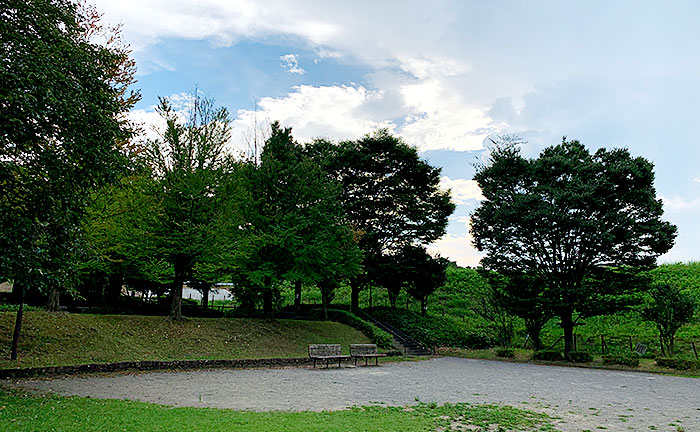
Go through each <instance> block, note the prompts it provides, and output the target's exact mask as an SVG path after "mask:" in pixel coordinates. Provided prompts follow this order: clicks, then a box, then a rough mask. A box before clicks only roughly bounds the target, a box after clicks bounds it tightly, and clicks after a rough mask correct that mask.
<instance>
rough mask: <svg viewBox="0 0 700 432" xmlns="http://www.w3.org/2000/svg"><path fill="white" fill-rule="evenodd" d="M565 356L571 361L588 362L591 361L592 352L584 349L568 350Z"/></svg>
mask: <svg viewBox="0 0 700 432" xmlns="http://www.w3.org/2000/svg"><path fill="white" fill-rule="evenodd" d="M565 357H566V360H568V361H570V362H573V363H590V362H592V361H593V354H591V353H589V352H586V351H569V352H568V353H566V355H565Z"/></svg>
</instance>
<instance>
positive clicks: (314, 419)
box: [0, 390, 556, 432]
mask: <svg viewBox="0 0 700 432" xmlns="http://www.w3.org/2000/svg"><path fill="white" fill-rule="evenodd" d="M549 420H550V419H549V418H548V417H547V416H546V415H544V414H540V413H534V412H530V411H524V410H520V409H516V408H511V407H499V406H484V405H481V406H478V405H470V404H456V405H451V404H446V405H442V406H438V405H435V404H418V405H416V406H414V407H409V408H403V407H381V406H371V407H361V408H354V409H350V410H344V411H333V412H275V411H273V412H250V411H232V410H222V409H211V408H171V407H166V406H161V405H155V404H148V403H142V402H132V401H121V400H97V399H86V398H78V397H59V396H41V395H28V394H22V393H17V392H15V391H11V392H3V391H2V390H0V430H2V431H5V430H7V431H10V430H12V431H17V432H20V431H22V432H45V431H55V432H83V431H90V432H98V431H105V432H107V431H109V432H111V431H123V432H130V431H133V432H149V431H163V432H164V431H177V430H183V431H190V432H196V431H202V432H204V431H206V432H218V431H226V432H232V431H286V432H292V431H299V432H313V431H403V432H411V431H436V430H450V428H451V427H454V428H457V427H458V426H463V427H465V428H464V429H457V430H473V431H491V430H518V431H554V430H556V429H554V428H553V427H552V426H551V424H550V422H549ZM467 427H470V428H468V429H467ZM499 427H500V428H499Z"/></svg>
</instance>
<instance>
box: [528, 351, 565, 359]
mask: <svg viewBox="0 0 700 432" xmlns="http://www.w3.org/2000/svg"><path fill="white" fill-rule="evenodd" d="M532 358H533V359H534V360H545V361H561V360H564V354H562V353H561V351H556V350H540V351H535V352H534V353H533V354H532Z"/></svg>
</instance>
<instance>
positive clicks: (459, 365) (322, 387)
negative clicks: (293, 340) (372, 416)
mask: <svg viewBox="0 0 700 432" xmlns="http://www.w3.org/2000/svg"><path fill="white" fill-rule="evenodd" d="M18 385H21V386H23V387H28V388H34V389H38V390H41V391H51V392H56V393H59V394H63V395H80V396H90V397H96V398H114V399H133V400H141V401H147V402H154V403H158V404H166V405H174V406H193V407H217V408H231V409H237V410H297V411H299V410H334V409H342V408H345V407H348V406H352V405H368V404H376V403H383V404H389V405H413V404H415V403H416V401H417V400H420V401H422V402H438V403H444V402H470V403H476V404H491V403H499V404H507V405H511V406H515V407H518V408H522V409H528V410H533V411H540V412H545V413H547V414H549V415H551V416H554V417H558V418H560V419H559V420H558V421H557V427H558V428H559V429H561V430H563V431H583V430H591V431H595V430H602V428H606V430H609V431H628V430H634V431H648V430H661V431H686V432H689V431H700V379H694V378H684V377H673V376H662V375H652V374H645V373H634V372H620V371H608V370H596V369H582V368H567V367H556V366H541V365H533V364H523V363H508V362H497V361H488V360H469V359H462V358H454V357H443V358H435V359H431V360H424V361H418V362H395V363H385V364H384V365H382V366H380V367H357V368H353V367H344V368H340V369H338V368H335V369H333V368H331V369H328V370H325V369H315V370H314V369H309V368H283V369H251V370H224V369H219V370H208V371H187V372H152V373H138V374H128V375H116V376H111V377H103V376H80V377H68V378H56V379H46V380H25V381H20V382H18Z"/></svg>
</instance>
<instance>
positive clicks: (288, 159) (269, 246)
mask: <svg viewBox="0 0 700 432" xmlns="http://www.w3.org/2000/svg"><path fill="white" fill-rule="evenodd" d="M249 176H250V181H249V186H250V190H251V195H252V199H253V205H252V206H251V207H250V209H249V211H248V214H247V216H246V218H247V222H248V225H247V228H246V230H245V231H246V235H245V236H244V238H243V239H242V242H241V243H240V244H239V246H238V255H239V256H238V258H237V260H236V262H235V265H236V266H237V267H238V269H237V270H236V272H237V273H238V274H237V276H238V278H240V279H242V280H243V281H244V283H246V284H248V285H250V286H252V287H254V288H257V289H258V290H259V291H262V294H263V309H264V311H265V313H266V314H267V315H270V314H271V313H272V310H271V309H272V304H271V301H270V299H271V297H272V295H273V294H274V292H275V291H278V287H279V284H280V283H281V282H282V281H283V280H287V281H290V282H296V281H302V282H304V283H308V284H316V285H318V286H319V287H320V288H322V293H323V296H324V299H325V300H326V302H325V303H326V304H328V303H329V301H330V300H329V299H330V298H331V296H332V292H333V290H334V289H335V287H336V284H337V283H338V282H339V281H342V280H343V279H347V278H350V277H353V276H354V275H356V274H357V273H358V272H359V271H360V267H359V262H360V259H361V255H360V251H359V249H358V247H357V245H356V243H355V242H354V239H353V233H352V231H351V228H350V225H349V224H348V222H347V220H346V219H345V215H344V213H343V209H342V207H341V205H340V204H339V202H338V199H339V196H340V193H341V189H340V187H339V185H338V184H337V182H336V181H334V180H333V179H329V178H328V176H327V174H326V172H324V171H323V170H322V169H321V167H320V166H319V164H318V163H317V162H316V161H314V160H313V159H312V158H311V157H310V156H309V154H308V153H307V152H306V151H304V149H303V148H302V146H301V145H300V144H299V143H297V142H296V141H294V138H293V137H292V132H291V129H289V128H282V127H281V126H280V125H279V124H278V123H273V124H272V128H271V135H270V138H269V139H268V140H267V141H266V142H265V147H264V148H263V151H262V154H261V158H260V165H259V166H257V167H254V169H251V170H250V171H249Z"/></svg>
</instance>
